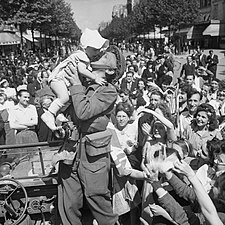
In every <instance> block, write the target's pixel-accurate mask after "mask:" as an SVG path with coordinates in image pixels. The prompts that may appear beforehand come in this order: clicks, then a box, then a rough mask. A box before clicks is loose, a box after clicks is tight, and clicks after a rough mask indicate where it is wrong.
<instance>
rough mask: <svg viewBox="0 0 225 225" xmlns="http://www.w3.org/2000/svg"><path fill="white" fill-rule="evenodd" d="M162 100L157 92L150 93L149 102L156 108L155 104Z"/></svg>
mask: <svg viewBox="0 0 225 225" xmlns="http://www.w3.org/2000/svg"><path fill="white" fill-rule="evenodd" d="M161 101H162V98H161V96H160V95H157V94H151V95H150V104H151V106H152V107H153V108H156V107H157V105H158V104H159V103H160V102H161Z"/></svg>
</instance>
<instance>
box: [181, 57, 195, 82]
mask: <svg viewBox="0 0 225 225" xmlns="http://www.w3.org/2000/svg"><path fill="white" fill-rule="evenodd" d="M195 66H196V65H195V63H194V62H193V60H192V57H191V56H190V55H188V56H187V62H186V63H185V64H184V65H183V66H182V69H181V72H180V77H181V78H182V79H184V78H185V77H186V76H187V75H191V74H195Z"/></svg>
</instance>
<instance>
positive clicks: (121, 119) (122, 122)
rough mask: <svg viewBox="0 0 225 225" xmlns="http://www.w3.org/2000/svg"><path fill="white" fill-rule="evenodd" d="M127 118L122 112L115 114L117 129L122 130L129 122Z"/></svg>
mask: <svg viewBox="0 0 225 225" xmlns="http://www.w3.org/2000/svg"><path fill="white" fill-rule="evenodd" d="M129 119H130V118H129V116H128V115H127V113H125V112H124V111H122V110H121V111H118V112H117V114H116V120H117V126H118V128H124V127H125V126H126V125H127V124H128V122H129Z"/></svg>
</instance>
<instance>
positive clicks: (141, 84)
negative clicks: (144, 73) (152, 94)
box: [137, 78, 149, 105]
mask: <svg viewBox="0 0 225 225" xmlns="http://www.w3.org/2000/svg"><path fill="white" fill-rule="evenodd" d="M137 93H138V94H139V95H141V96H142V97H143V99H144V100H145V102H146V105H148V104H149V97H148V91H147V90H146V82H145V80H144V79H142V78H140V79H138V81H137Z"/></svg>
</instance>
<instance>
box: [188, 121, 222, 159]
mask: <svg viewBox="0 0 225 225" xmlns="http://www.w3.org/2000/svg"><path fill="white" fill-rule="evenodd" d="M184 137H185V139H186V140H188V141H189V142H190V144H191V145H192V147H193V151H194V153H195V155H196V154H197V153H200V152H204V153H205V154H206V155H207V153H208V150H207V141H211V140H212V139H213V138H214V137H216V138H218V139H220V140H222V135H221V133H220V131H219V130H218V129H215V130H214V131H209V130H208V129H205V130H204V131H199V130H197V128H196V127H194V126H193V125H191V126H187V127H186V128H185V129H184Z"/></svg>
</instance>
